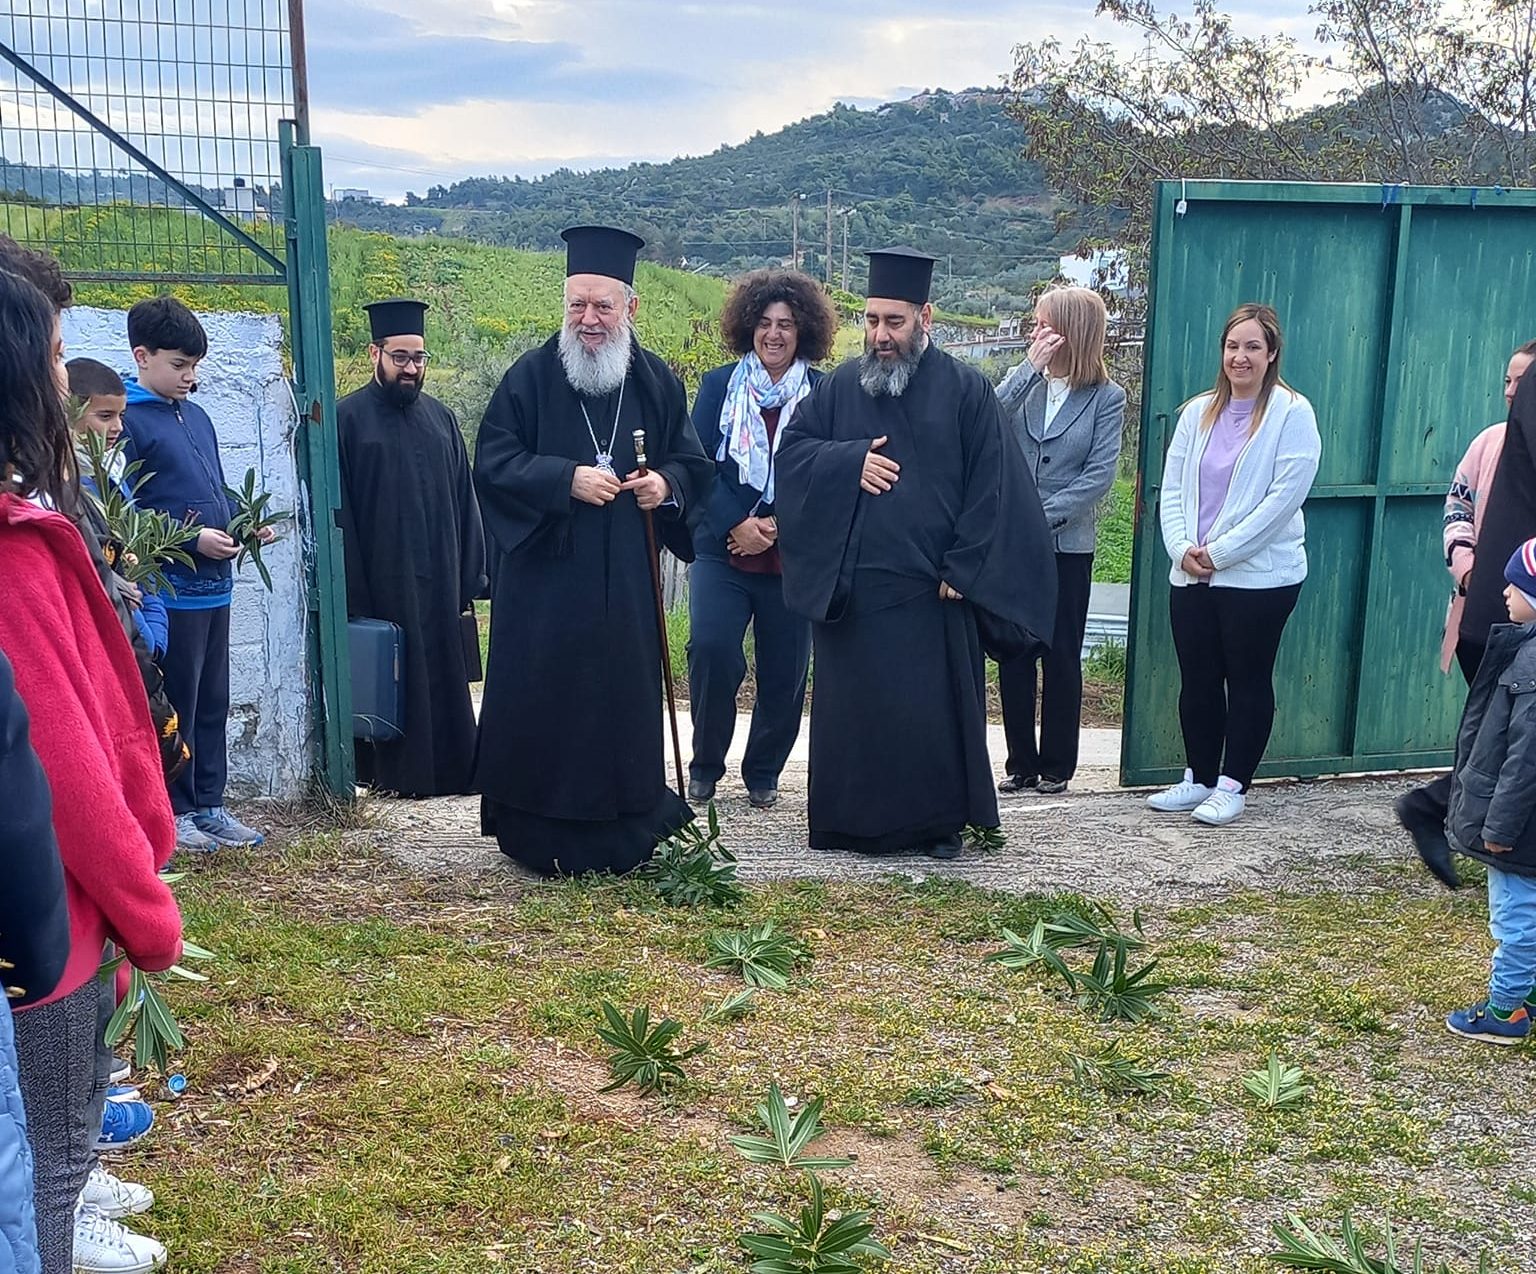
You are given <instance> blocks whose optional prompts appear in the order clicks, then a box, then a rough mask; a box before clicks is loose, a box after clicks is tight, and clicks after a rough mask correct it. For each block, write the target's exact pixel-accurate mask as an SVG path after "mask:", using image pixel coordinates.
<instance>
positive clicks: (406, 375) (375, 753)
mask: <svg viewBox="0 0 1536 1274" xmlns="http://www.w3.org/2000/svg"><path fill="white" fill-rule="evenodd" d="M366 308H367V310H368V318H369V324H370V327H371V335H372V338H373V340H372V344H371V345H370V346H369V354H370V356H371V357H372V360H373V366H374V375H373V379H372V380H371V381H369V382H368V384H367V385H366V386H364V387H363V388H362V389H359V390H358V391H357V392H356V393H352V394H348V395H347V396H346V397H345V398H343V399H342V400H341V401H340V402H339V403H337V404H336V433H337V442H338V446H339V450H340V453H341V454H340V459H341V532H342V542H343V546H344V549H345V553H346V568H347V613H348V615H350V616H351V617H353V618H366V619H384V620H388V621H389V622H390V623H393V624H398V625H399V627H400V630H401V634H402V642H401V646H402V656H403V667H402V669H401V689H402V695H403V702H404V720H403V721H402V726H403V729H404V734H403V736H402V737H401V738H399V739H395V740H392V741H390V742H388V743H373V742H365V741H363V740H358V743H357V777H358V781H359V782H361V783H365V784H367V785H369V786H371V787H373V788H375V789H377V790H378V791H381V792H392V793H396V794H398V795H401V796H412V797H419V796H448V795H453V794H456V793H461V792H468V791H469V790H470V781H471V777H472V775H473V772H474V763H475V710H474V705H473V703H472V702H471V699H470V692H469V677H470V670H469V666H468V655H467V653H466V646H465V636H464V631H465V626H464V622H463V620H462V616H463V615H464V613H465V612H466V611H468V610H470V608H471V607H472V606H473V604H474V599H475V598H476V597H479V596H480V595H481V594H482V593H483V592H484V590H485V535H484V532H483V531H482V529H481V525H480V510H479V507H478V505H477V504H476V501H475V490H474V482H473V479H472V476H471V474H470V469H469V453H468V451H467V450H466V449H465V447H464V438H463V435H462V434H461V433H460V432H459V422H458V420H457V419H456V418H455V417H454V414H453V413H452V412H451V411H449V410H448V408H446V407H445V406H443V404H442V403H440V402H438V401H437V399H435V398H432V397H431V396H430V395H427V394H424V393H422V392H421V387H422V382H423V380H424V379H425V377H426V370H427V368H426V345H425V340H424V338H423V333H424V330H425V329H424V321H425V313H426V309H427V306H426V303H425V302H423V301H411V300H392V301H376V302H374V303H373V304H371V305H369V306H367V307H366Z"/></svg>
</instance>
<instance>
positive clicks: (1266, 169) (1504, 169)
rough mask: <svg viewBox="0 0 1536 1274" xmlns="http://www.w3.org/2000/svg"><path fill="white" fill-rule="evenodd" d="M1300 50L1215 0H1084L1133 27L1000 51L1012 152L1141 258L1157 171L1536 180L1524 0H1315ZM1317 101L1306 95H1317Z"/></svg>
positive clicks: (1281, 177)
mask: <svg viewBox="0 0 1536 1274" xmlns="http://www.w3.org/2000/svg"><path fill="white" fill-rule="evenodd" d="M1310 12H1311V14H1312V15H1313V16H1314V17H1315V18H1316V20H1317V22H1318V27H1317V45H1318V48H1317V50H1316V51H1311V50H1307V49H1303V48H1302V47H1300V46H1299V45H1298V44H1297V43H1296V42H1295V41H1293V40H1291V39H1288V38H1286V37H1283V36H1271V35H1257V36H1255V35H1245V34H1243V33H1242V32H1240V31H1239V30H1238V29H1237V28H1236V26H1235V25H1234V22H1233V20H1232V18H1231V17H1229V16H1228V15H1227V14H1224V13H1221V12H1219V11H1218V10H1217V9H1216V7H1215V5H1214V3H1213V0H1196V4H1195V7H1194V10H1193V13H1192V14H1191V15H1190V16H1189V17H1187V18H1186V17H1181V16H1179V15H1177V14H1173V13H1162V12H1159V11H1158V10H1157V8H1156V7H1155V5H1154V4H1153V3H1152V0H1099V5H1098V13H1099V14H1100V15H1106V16H1108V17H1110V18H1112V19H1114V21H1116V22H1117V23H1120V24H1122V25H1123V26H1126V27H1128V28H1130V29H1132V30H1134V31H1137V32H1140V33H1141V34H1142V35H1143V36H1144V37H1145V50H1144V52H1142V53H1139V54H1135V55H1130V54H1125V53H1121V52H1119V51H1117V50H1115V49H1114V48H1112V47H1111V46H1109V45H1107V44H1104V43H1100V42H1095V41H1091V40H1088V39H1084V40H1082V41H1080V42H1079V43H1078V44H1076V45H1075V46H1073V47H1072V48H1070V49H1064V48H1063V47H1062V46H1061V45H1060V44H1059V43H1058V42H1057V41H1055V40H1045V41H1041V42H1038V43H1033V44H1025V45H1021V46H1020V47H1019V48H1018V49H1017V50H1016V51H1015V66H1014V71H1013V75H1012V81H1011V90H1012V100H1011V104H1010V110H1011V113H1012V114H1013V115H1014V116H1015V118H1017V119H1018V120H1020V122H1021V123H1022V124H1023V125H1024V127H1025V130H1026V133H1027V135H1028V142H1027V144H1026V148H1025V155H1026V157H1027V158H1028V159H1031V160H1033V161H1035V162H1036V163H1038V164H1040V165H1041V167H1042V168H1043V169H1044V171H1045V173H1046V176H1047V178H1048V180H1049V182H1050V184H1051V185H1052V186H1053V187H1055V188H1056V189H1058V190H1059V191H1061V193H1062V194H1063V195H1064V196H1065V197H1066V198H1067V199H1069V200H1072V201H1075V202H1077V203H1079V204H1081V205H1084V206H1085V207H1087V208H1090V209H1096V210H1102V215H1101V216H1100V217H1099V218H1098V219H1097V220H1093V221H1089V222H1087V223H1086V224H1085V230H1086V231H1087V235H1086V238H1085V246H1091V245H1092V244H1093V243H1094V242H1095V241H1098V242H1102V241H1104V240H1108V239H1112V240H1113V241H1114V242H1115V243H1117V244H1120V245H1123V246H1125V247H1127V248H1128V249H1129V252H1128V266H1129V269H1130V270H1131V272H1132V274H1133V275H1139V274H1140V273H1141V271H1142V270H1143V269H1144V268H1145V261H1146V251H1145V250H1146V245H1147V240H1148V236H1149V233H1150V229H1151V211H1152V201H1153V194H1152V183H1153V182H1155V181H1158V180H1161V179H1168V178H1224V179H1250V180H1255V179H1262V180H1273V181H1384V182H1414V183H1420V182H1424V183H1441V184H1460V185H1490V184H1500V185H1504V186H1530V185H1533V184H1536V86H1533V82H1532V76H1533V71H1536V0H1316V2H1315V3H1314V4H1313V5H1312V7H1311V9H1310ZM1320 89H1321V90H1322V91H1323V94H1324V97H1323V101H1324V103H1325V104H1323V105H1319V90H1320Z"/></svg>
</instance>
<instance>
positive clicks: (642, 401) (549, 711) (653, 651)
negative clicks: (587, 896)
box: [475, 337, 714, 875]
mask: <svg viewBox="0 0 1536 1274" xmlns="http://www.w3.org/2000/svg"><path fill="white" fill-rule="evenodd" d="M619 398H620V395H619V394H618V393H617V392H615V393H614V394H611V395H609V396H607V397H605V398H585V399H583V398H582V397H581V396H579V395H578V394H577V393H576V391H575V390H574V389H572V388H571V385H570V382H569V381H568V380H567V379H566V375H565V369H564V368H563V367H562V366H561V363H560V356H559V347H558V339H557V338H553V337H552V338H551V339H550V340H549V341H548V342H547V343H546V344H545V345H544V346H542V347H541V348H539V349H536V350H532V351H530V352H529V353H527V354H525V355H523V357H522V358H520V359H518V361H517V362H516V363H515V364H514V365H513V367H512V369H511V370H510V371H509V372H507V374H506V376H505V377H503V378H502V382H501V385H500V386H499V387H498V388H497V390H496V393H495V394H494V396H493V397H492V398H491V402H490V406H489V407H487V408H486V413H485V420H484V422H483V423H482V424H481V426H480V436H479V439H478V441H477V442H476V445H475V485H476V487H477V488H478V490H479V492H480V504H481V508H482V510H483V512H484V515H485V523H486V528H487V530H488V531H489V532H490V543H491V554H492V562H491V581H492V594H491V596H492V600H491V650H490V663H489V666H488V667H487V669H486V678H485V699H484V702H483V704H482V706H481V711H480V755H479V762H478V764H477V766H476V770H475V781H476V786H477V789H478V790H479V791H480V792H481V793H482V800H481V831H482V833H483V834H484V835H486V836H495V837H496V839H497V842H498V844H499V845H500V847H501V849H502V852H503V853H505V854H507V855H509V856H510V857H512V858H515V859H517V860H518V861H519V862H521V863H523V864H525V865H526V866H529V867H532V868H533V869H534V870H536V871H540V872H543V873H545V874H555V873H560V874H566V875H579V874H580V873H583V872H588V871H613V872H625V871H629V870H630V869H631V868H633V867H636V866H638V865H639V864H640V863H642V862H644V861H645V860H646V859H648V858H649V857H650V855H651V851H652V849H653V848H654V847H655V845H656V842H657V841H658V840H660V839H661V838H663V837H665V836H668V835H670V834H671V833H672V832H674V831H676V830H677V829H678V828H679V827H681V826H682V825H683V824H684V823H686V822H688V821H689V819H691V818H692V817H693V812H692V810H690V809H689V808H688V805H687V804H686V803H685V802H684V801H683V799H682V798H681V797H680V796H679V795H678V794H677V793H676V792H674V791H672V790H671V789H670V788H669V787H668V775H667V767H666V763H665V761H664V759H663V758H664V755H665V749H664V745H663V740H664V731H665V725H664V722H663V713H662V684H661V682H662V674H661V643H660V640H659V637H658V634H657V630H656V603H655V595H654V593H653V590H652V583H651V568H650V565H649V563H648V562H647V559H646V541H645V524H644V520H643V517H642V514H641V512H640V507H639V505H638V504H636V503H635V497H634V495H633V493H631V492H628V491H624V492H620V494H619V496H618V498H617V499H616V500H614V502H613V503H612V504H609V505H605V506H602V507H598V506H596V505H590V504H586V503H584V502H582V501H579V500H575V499H572V497H571V478H572V476H573V475H574V473H575V471H576V466H577V465H579V464H581V465H590V464H592V463H593V462H594V460H595V458H596V457H595V448H594V447H593V444H592V435H591V434H590V433H589V432H588V428H587V421H586V420H585V419H584V418H583V416H582V406H583V405H585V407H586V411H587V416H588V417H589V418H590V420H591V426H592V431H593V433H595V434H596V435H597V438H598V439H599V441H601V442H604V443H607V442H608V440H609V439H610V437H611V439H612V454H613V463H614V467H615V469H616V470H617V471H618V476H619V477H620V478H622V477H624V476H625V475H626V474H628V473H630V472H632V471H633V470H634V468H635V448H634V442H633V438H632V435H633V431H634V430H636V429H642V428H643V429H644V430H645V434H646V445H647V459H648V461H649V464H650V467H651V468H652V469H653V470H655V471H657V472H660V473H662V474H664V475H665V476H666V478H667V481H668V483H669V484H670V485H671V488H672V492H673V496H674V498H675V499H676V502H677V507H666V506H664V507H662V508H660V509H657V510H656V511H655V523H656V533H657V537H658V539H659V540H660V542H661V543H662V544H664V545H665V546H666V547H667V548H669V549H670V550H671V551H672V552H673V553H674V554H676V555H677V556H678V557H680V558H682V559H683V560H684V561H691V560H692V559H693V539H692V529H691V528H692V526H693V524H694V523H695V522H696V521H697V520H698V519H699V518H700V517H702V516H703V514H704V509H705V504H706V502H707V499H708V495H709V484H710V482H711V481H712V479H713V476H714V464H713V462H712V461H711V460H710V459H709V457H707V456H706V455H705V454H704V451H703V448H702V447H700V445H699V439H698V435H697V434H696V433H695V432H694V429H693V425H692V423H691V422H690V421H689V419H688V411H687V398H686V395H685V394H684V391H683V386H682V383H681V382H680V381H679V380H678V379H677V377H676V376H674V375H673V374H672V372H671V371H670V370H669V369H668V368H667V366H666V364H665V363H663V362H662V361H661V360H660V359H659V358H657V357H656V356H655V355H654V354H650V353H647V352H646V351H644V350H642V349H640V348H639V347H638V346H636V348H635V352H634V355H633V358H632V360H631V363H630V371H629V376H628V378H627V379H626V381H625V383H624V391H623V395H622V399H623V404H622V417H621V418H620V419H619V420H618V422H617V426H615V421H614V413H615V411H616V410H618V408H619Z"/></svg>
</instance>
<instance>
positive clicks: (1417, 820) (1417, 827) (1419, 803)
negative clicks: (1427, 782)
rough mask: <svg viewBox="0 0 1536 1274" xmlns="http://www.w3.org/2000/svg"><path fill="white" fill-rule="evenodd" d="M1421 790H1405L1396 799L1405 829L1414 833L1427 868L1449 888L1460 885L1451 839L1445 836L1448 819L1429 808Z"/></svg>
mask: <svg viewBox="0 0 1536 1274" xmlns="http://www.w3.org/2000/svg"><path fill="white" fill-rule="evenodd" d="M1426 804H1427V803H1426V802H1425V801H1424V800H1423V799H1422V798H1421V797H1420V795H1419V793H1418V791H1416V790H1415V791H1412V792H1405V793H1404V794H1403V795H1402V796H1399V797H1398V798H1397V800H1395V801H1393V802H1392V810H1393V812H1394V813H1395V814H1396V815H1397V821H1398V822H1399V823H1401V824H1402V825H1403V830H1404V831H1405V832H1407V833H1408V835H1409V836H1411V837H1413V847H1414V849H1416V850H1418V852H1419V861H1420V862H1421V863H1423V864H1424V867H1425V869H1426V870H1427V871H1428V872H1429V874H1430V875H1431V876H1433V877H1434V878H1435V879H1436V880H1438V881H1439V882H1440V883H1441V884H1442V885H1444V886H1445V887H1446V888H1447V889H1460V888H1461V877H1460V876H1458V875H1457V874H1456V864H1455V863H1454V862H1452V860H1451V843H1450V841H1448V840H1447V839H1446V838H1445V822H1444V821H1443V820H1442V819H1440V818H1438V817H1436V815H1435V813H1434V812H1432V811H1431V810H1429V809H1427V808H1425V806H1426Z"/></svg>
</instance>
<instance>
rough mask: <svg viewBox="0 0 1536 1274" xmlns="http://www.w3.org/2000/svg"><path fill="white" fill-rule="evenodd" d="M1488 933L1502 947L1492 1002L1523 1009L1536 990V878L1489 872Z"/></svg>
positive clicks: (1497, 958) (1492, 985)
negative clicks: (1534, 989) (1522, 1005)
mask: <svg viewBox="0 0 1536 1274" xmlns="http://www.w3.org/2000/svg"><path fill="white" fill-rule="evenodd" d="M1488 932H1489V933H1491V934H1492V935H1493V940H1494V941H1495V942H1497V943H1498V944H1499V945H1498V947H1497V948H1496V949H1495V951H1494V953H1493V978H1492V981H1491V982H1490V984H1489V987H1488V1000H1489V1002H1490V1003H1491V1004H1492V1005H1493V1007H1494V1008H1496V1009H1502V1010H1505V1011H1508V1010H1510V1009H1516V1008H1519V1007H1520V1004H1521V1002H1522V1001H1523V1000H1525V999H1526V998H1527V997H1529V996H1530V995H1531V992H1532V989H1533V988H1536V877H1533V876H1518V875H1516V874H1515V873H1514V872H1508V871H1500V870H1499V869H1498V868H1497V867H1489V868H1488Z"/></svg>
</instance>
